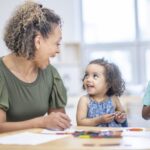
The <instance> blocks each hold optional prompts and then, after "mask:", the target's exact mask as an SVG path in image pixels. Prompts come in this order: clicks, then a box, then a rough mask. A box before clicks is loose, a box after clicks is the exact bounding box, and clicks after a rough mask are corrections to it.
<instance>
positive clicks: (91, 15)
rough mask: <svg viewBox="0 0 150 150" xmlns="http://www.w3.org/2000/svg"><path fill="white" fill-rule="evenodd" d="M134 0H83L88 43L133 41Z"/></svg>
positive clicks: (85, 34)
mask: <svg viewBox="0 0 150 150" xmlns="http://www.w3.org/2000/svg"><path fill="white" fill-rule="evenodd" d="M133 4H134V3H133V0H111V1H110V0H83V24H84V39H85V42H86V43H98V42H100V43H104V42H118V41H119V42H123V41H133V40H134V38H135V37H134V36H135V25H134V9H133V8H134V6H133Z"/></svg>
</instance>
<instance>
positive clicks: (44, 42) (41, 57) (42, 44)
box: [34, 25, 62, 69]
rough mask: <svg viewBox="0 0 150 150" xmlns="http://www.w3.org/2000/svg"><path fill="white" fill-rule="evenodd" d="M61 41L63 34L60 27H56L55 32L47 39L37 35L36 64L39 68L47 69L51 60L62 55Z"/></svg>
mask: <svg viewBox="0 0 150 150" xmlns="http://www.w3.org/2000/svg"><path fill="white" fill-rule="evenodd" d="M61 39H62V32H61V27H60V26H59V25H58V26H55V27H54V30H53V32H52V33H50V35H49V37H48V38H46V39H45V38H43V37H42V36H41V35H37V37H36V38H35V47H36V53H35V58H34V63H35V65H36V66H37V67H39V68H41V69H45V68H46V67H47V66H48V64H49V63H50V60H49V58H50V57H55V56H56V54H57V53H60V42H61Z"/></svg>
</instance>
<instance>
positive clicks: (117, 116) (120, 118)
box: [114, 111, 127, 123]
mask: <svg viewBox="0 0 150 150" xmlns="http://www.w3.org/2000/svg"><path fill="white" fill-rule="evenodd" d="M114 119H115V120H116V121H117V122H119V123H123V122H124V121H125V120H126V119H127V115H126V113H125V112H121V111H117V112H116V113H115V118H114Z"/></svg>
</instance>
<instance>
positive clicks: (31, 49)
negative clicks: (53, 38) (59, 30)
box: [4, 1, 61, 59]
mask: <svg viewBox="0 0 150 150" xmlns="http://www.w3.org/2000/svg"><path fill="white" fill-rule="evenodd" d="M54 25H60V26H61V19H60V17H59V16H58V15H57V14H55V13H54V11H52V10H50V9H48V8H44V7H43V6H42V5H41V4H38V3H35V2H31V1H27V2H25V3H24V4H22V5H20V6H19V7H18V9H17V10H16V11H15V12H14V15H13V16H12V17H11V18H10V20H9V21H8V23H7V25H6V28H5V33H4V41H5V43H6V46H7V47H8V48H9V49H10V50H11V51H12V52H13V53H15V54H16V55H17V56H23V57H26V58H27V59H33V58H34V56H35V50H36V48H35V44H34V38H35V37H36V35H37V33H40V34H41V35H42V36H43V38H48V35H49V33H51V32H53V28H54Z"/></svg>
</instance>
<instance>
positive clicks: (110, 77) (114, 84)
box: [83, 58, 125, 96]
mask: <svg viewBox="0 0 150 150" xmlns="http://www.w3.org/2000/svg"><path fill="white" fill-rule="evenodd" d="M90 64H97V65H101V66H103V67H104V68H105V73H104V75H105V79H106V82H107V84H108V91H107V93H106V95H107V96H113V95H115V96H121V95H122V94H123V92H124V90H125V82H124V80H123V79H122V77H121V72H120V70H119V68H118V66H117V65H115V64H114V63H109V62H108V61H107V60H105V59H104V58H102V59H95V60H92V61H91V62H90V63H89V64H88V65H90ZM83 81H84V78H83ZM83 88H84V86H83Z"/></svg>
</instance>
